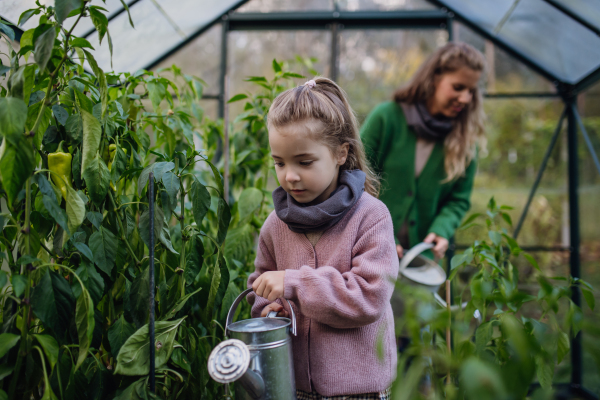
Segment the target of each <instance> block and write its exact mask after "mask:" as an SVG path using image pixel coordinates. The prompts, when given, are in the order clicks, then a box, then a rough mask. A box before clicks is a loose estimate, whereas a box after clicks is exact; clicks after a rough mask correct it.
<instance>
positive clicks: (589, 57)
mask: <svg viewBox="0 0 600 400" xmlns="http://www.w3.org/2000/svg"><path fill="white" fill-rule="evenodd" d="M442 3H444V4H447V5H448V6H449V7H450V8H452V9H454V10H456V11H457V12H458V13H460V14H462V15H463V16H465V17H466V18H467V19H469V20H471V21H473V22H474V23H476V24H477V25H479V26H480V27H482V28H483V29H485V30H486V31H488V32H489V33H490V34H492V35H497V36H498V37H499V38H501V39H502V40H504V41H506V42H507V43H509V44H510V45H511V46H513V47H514V48H515V49H516V50H517V51H519V52H520V53H521V54H524V55H526V56H527V57H529V58H531V59H532V60H533V61H534V62H536V63H537V64H539V65H540V66H541V67H542V68H544V69H545V70H547V71H548V72H550V73H551V74H553V75H554V76H556V77H557V78H558V79H560V80H562V81H564V82H566V83H573V84H574V83H577V82H578V81H579V80H581V79H582V78H584V77H585V76H586V75H587V74H589V73H590V72H591V71H593V70H595V69H596V68H598V66H600V61H599V60H600V38H599V37H598V36H597V35H596V34H595V33H593V32H591V31H589V30H588V29H586V28H585V27H583V26H582V25H581V24H579V23H577V22H576V21H574V20H573V19H571V18H569V17H567V16H566V15H565V14H563V13H562V12H560V11H559V10H557V9H556V8H554V7H552V6H551V5H550V4H548V3H547V2H545V1H543V0H522V1H520V2H515V1H512V0H501V1H497V0H486V1H478V0H442ZM483 3H485V4H483Z"/></svg>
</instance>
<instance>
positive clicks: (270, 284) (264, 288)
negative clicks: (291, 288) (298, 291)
mask: <svg viewBox="0 0 600 400" xmlns="http://www.w3.org/2000/svg"><path fill="white" fill-rule="evenodd" d="M284 278H285V271H269V272H265V273H264V274H262V275H261V276H259V277H258V278H256V280H255V281H254V283H252V290H254V293H256V294H257V295H259V296H260V297H262V298H265V299H267V300H269V301H275V300H277V299H279V298H281V297H283V290H284V287H285V286H284V285H283V279H284Z"/></svg>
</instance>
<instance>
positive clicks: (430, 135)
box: [400, 103, 454, 142]
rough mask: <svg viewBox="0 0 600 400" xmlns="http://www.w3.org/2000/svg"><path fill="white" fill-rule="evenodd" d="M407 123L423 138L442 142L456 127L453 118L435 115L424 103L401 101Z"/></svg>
mask: <svg viewBox="0 0 600 400" xmlns="http://www.w3.org/2000/svg"><path fill="white" fill-rule="evenodd" d="M400 106H401V107H402V111H404V116H405V117H406V124H407V125H408V126H409V127H411V128H412V130H413V131H414V132H415V133H416V134H417V136H419V137H420V138H422V139H425V140H428V141H430V142H441V141H444V139H446V136H448V134H449V133H450V132H452V129H453V128H454V123H453V120H452V119H451V118H447V117H443V116H441V117H438V118H435V117H433V116H432V115H431V114H430V113H429V111H428V110H427V107H426V106H425V104H423V103H415V104H408V103H400Z"/></svg>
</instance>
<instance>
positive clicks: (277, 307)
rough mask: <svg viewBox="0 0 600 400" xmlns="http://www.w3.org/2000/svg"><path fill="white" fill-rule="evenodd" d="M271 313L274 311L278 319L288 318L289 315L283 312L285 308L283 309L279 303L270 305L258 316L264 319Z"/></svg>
mask: <svg viewBox="0 0 600 400" xmlns="http://www.w3.org/2000/svg"><path fill="white" fill-rule="evenodd" d="M271 311H276V312H277V316H278V317H285V318H289V317H290V314H289V313H288V312H287V311H285V308H283V306H282V305H281V304H279V303H271V304H269V305H268V306H266V307H265V308H263V310H262V312H261V313H260V316H261V317H266V316H267V315H268V314H269V312H271Z"/></svg>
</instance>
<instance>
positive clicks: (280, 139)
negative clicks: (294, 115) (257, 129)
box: [269, 120, 348, 204]
mask: <svg viewBox="0 0 600 400" xmlns="http://www.w3.org/2000/svg"><path fill="white" fill-rule="evenodd" d="M320 129H321V123H320V122H319V121H316V120H308V121H303V122H298V123H294V124H290V125H288V126H285V127H282V128H279V129H274V128H271V129H269V144H270V145H271V157H273V161H274V163H275V172H276V173H277V179H278V180H279V184H280V185H281V187H282V188H283V190H285V191H286V192H288V193H289V194H291V195H292V197H293V198H294V200H296V201H297V202H298V203H315V204H318V203H320V202H322V201H325V200H327V199H328V198H329V196H330V195H331V193H332V192H333V191H334V190H335V189H336V187H337V180H338V172H339V167H340V165H343V164H344V163H345V162H346V158H347V156H348V144H347V143H345V144H344V145H342V146H340V149H339V152H338V154H337V155H333V154H332V153H331V151H330V150H329V148H328V147H327V146H325V145H324V144H323V143H320V142H319V141H317V140H315V139H314V138H313V137H314V132H317V131H319V130H320Z"/></svg>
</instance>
